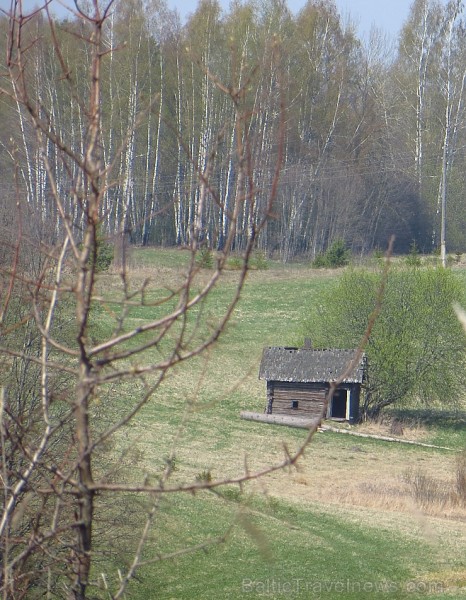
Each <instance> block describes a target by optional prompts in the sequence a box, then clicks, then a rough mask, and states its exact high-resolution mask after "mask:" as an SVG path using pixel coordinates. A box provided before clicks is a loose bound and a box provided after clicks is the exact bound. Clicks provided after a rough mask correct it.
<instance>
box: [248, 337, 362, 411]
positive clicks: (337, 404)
mask: <svg viewBox="0 0 466 600" xmlns="http://www.w3.org/2000/svg"><path fill="white" fill-rule="evenodd" d="M354 355H355V350H314V349H313V348H311V347H306V346H305V347H304V348H286V347H270V348H265V349H264V352H263V355H262V361H261V365H260V370H259V379H264V380H265V381H266V382H267V406H266V413H268V414H282V415H293V416H296V417H298V416H301V417H306V418H318V417H320V416H321V414H322V408H323V405H324V401H325V397H326V394H327V392H328V390H329V387H330V383H331V382H332V381H336V380H337V379H338V378H339V377H340V376H341V375H342V374H343V373H345V371H346V370H347V369H348V366H349V365H350V363H351V361H352V359H353V357H354ZM365 375H366V357H365V355H362V357H361V359H360V360H359V361H358V364H357V365H356V367H355V368H354V369H352V371H351V372H350V373H348V374H346V375H345V378H344V379H343V381H342V382H341V384H340V385H339V386H338V388H337V389H336V390H335V392H334V394H333V398H332V401H331V402H330V404H329V406H328V410H327V418H329V419H336V420H340V421H349V422H354V421H357V419H358V415H359V400H360V396H361V386H362V384H363V382H364V379H365Z"/></svg>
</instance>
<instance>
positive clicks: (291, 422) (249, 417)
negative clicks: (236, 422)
mask: <svg viewBox="0 0 466 600" xmlns="http://www.w3.org/2000/svg"><path fill="white" fill-rule="evenodd" d="M240 417H241V418H242V419H245V420H246V421H259V422H260V423H270V424H272V425H287V426H288V427H298V428H299V429H310V428H311V427H316V428H317V427H318V426H319V422H320V421H319V419H307V418H306V417H293V416H291V415H269V414H267V413H256V412H249V411H247V410H243V411H242V412H241V413H240Z"/></svg>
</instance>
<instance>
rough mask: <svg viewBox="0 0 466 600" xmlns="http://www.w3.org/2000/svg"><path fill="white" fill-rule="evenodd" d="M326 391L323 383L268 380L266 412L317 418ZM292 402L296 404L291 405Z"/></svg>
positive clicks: (319, 414)
mask: <svg viewBox="0 0 466 600" xmlns="http://www.w3.org/2000/svg"><path fill="white" fill-rule="evenodd" d="M326 393H327V387H326V386H325V384H312V383H290V382H285V381H270V382H268V385H267V396H268V400H269V401H268V410H267V412H270V413H273V414H278V415H280V414H281V415H295V416H297V417H299V416H302V417H304V416H306V417H315V418H319V417H320V416H321V415H322V409H323V406H324V402H325V395H326ZM293 403H297V405H295V407H293V406H294V405H293Z"/></svg>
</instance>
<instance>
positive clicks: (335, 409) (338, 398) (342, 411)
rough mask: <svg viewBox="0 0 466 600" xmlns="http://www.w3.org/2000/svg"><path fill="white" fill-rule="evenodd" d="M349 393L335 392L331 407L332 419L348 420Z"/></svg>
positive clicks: (343, 391)
mask: <svg viewBox="0 0 466 600" xmlns="http://www.w3.org/2000/svg"><path fill="white" fill-rule="evenodd" d="M347 403H348V391H347V390H335V393H334V394H333V398H332V405H331V407H330V418H332V419H348V418H349V415H348V413H347V408H348V406H347Z"/></svg>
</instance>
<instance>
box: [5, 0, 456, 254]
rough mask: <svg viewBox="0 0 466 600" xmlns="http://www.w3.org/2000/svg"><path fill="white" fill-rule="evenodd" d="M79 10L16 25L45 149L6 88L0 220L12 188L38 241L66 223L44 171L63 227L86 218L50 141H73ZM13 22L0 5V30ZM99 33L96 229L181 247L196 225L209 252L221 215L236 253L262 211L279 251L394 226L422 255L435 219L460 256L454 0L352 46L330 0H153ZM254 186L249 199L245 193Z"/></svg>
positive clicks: (267, 247)
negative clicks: (173, 7)
mask: <svg viewBox="0 0 466 600" xmlns="http://www.w3.org/2000/svg"><path fill="white" fill-rule="evenodd" d="M77 6H78V8H79V5H77ZM83 6H85V5H83ZM79 10H81V9H79ZM79 10H78V9H76V10H75V11H74V12H71V11H70V13H69V15H67V16H66V17H63V18H60V19H55V20H54V26H53V27H52V28H50V27H49V25H48V19H47V18H46V17H45V14H44V12H43V11H40V12H37V13H32V14H31V15H29V16H27V17H26V16H24V17H23V18H24V22H23V23H22V35H23V36H26V37H27V36H29V37H30V39H31V42H32V41H33V44H32V47H31V49H30V52H29V57H28V62H27V64H26V65H25V66H24V68H25V69H26V70H27V71H28V73H27V75H28V76H27V81H28V89H27V90H25V92H26V93H27V94H28V96H29V97H30V98H33V99H34V103H35V106H36V111H37V116H38V118H40V119H41V122H42V123H44V124H46V127H47V128H48V131H49V133H50V137H49V139H48V140H47V141H46V143H45V144H40V143H39V142H38V139H37V135H36V131H34V130H33V128H32V126H31V125H30V122H29V121H28V118H27V117H28V115H27V108H26V106H25V104H24V103H23V102H20V100H19V99H18V98H16V99H15V96H14V94H13V93H12V94H11V95H10V96H9V98H6V97H4V99H3V102H2V104H1V105H0V123H2V125H1V126H0V168H1V169H2V171H3V172H8V170H11V169H15V170H16V176H15V178H14V179H11V181H7V180H6V179H5V178H4V180H3V182H2V188H3V189H2V195H3V197H4V198H5V202H4V210H3V212H4V213H5V215H3V216H2V219H3V221H5V220H8V218H9V217H8V214H9V212H10V207H11V206H12V203H14V202H15V198H16V196H17V191H18V189H20V190H21V195H22V196H24V198H26V202H25V210H27V214H28V215H29V216H30V221H31V222H34V224H35V225H34V227H35V229H36V230H37V231H40V232H41V234H40V235H42V236H45V237H46V238H47V240H49V241H50V240H53V239H59V238H60V235H61V231H60V229H61V228H63V226H64V224H63V219H62V216H63V215H59V214H58V212H57V207H56V203H55V202H54V201H53V195H54V191H53V190H51V189H50V178H49V177H48V176H47V168H48V169H51V170H52V171H53V175H54V180H55V181H56V184H57V186H58V189H57V192H58V194H59V195H60V196H61V197H62V198H63V208H64V211H65V214H66V220H67V221H68V222H69V223H72V224H73V225H74V226H75V227H77V228H78V229H79V228H80V227H82V226H83V219H84V212H83V209H82V206H81V204H80V202H76V201H75V199H76V196H77V197H79V195H80V190H79V189H78V190H76V189H74V188H73V186H74V182H75V181H76V169H78V167H77V166H74V167H70V166H69V165H68V164H66V163H65V162H63V161H62V160H61V158H60V147H57V145H56V144H54V143H53V140H54V139H60V143H61V144H63V145H65V146H66V147H68V148H69V149H70V150H71V151H72V152H73V153H76V154H81V155H82V154H83V153H84V150H85V149H84V147H81V146H82V140H83V139H85V135H86V127H87V115H86V114H85V102H86V100H87V99H88V98H89V94H91V93H92V87H91V86H90V84H89V77H88V74H89V73H90V72H91V69H92V63H91V61H92V54H91V53H90V52H89V46H88V44H87V43H85V41H84V40H86V39H88V34H89V31H88V29H89V22H88V21H87V20H86V18H84V16H83V15H85V10H86V9H85V8H83V9H82V10H83V13H82V14H80V12H79ZM8 27H9V21H8V18H7V17H6V16H4V17H2V19H1V20H0V29H1V30H2V34H3V35H4V37H8ZM102 36H103V40H104V47H105V49H106V51H108V54H107V55H105V56H104V57H103V60H102V73H101V86H102V95H101V100H100V102H101V105H100V114H99V119H100V128H101V131H102V132H103V135H102V136H101V142H100V143H101V149H100V150H101V159H102V161H103V162H104V163H105V165H107V166H108V165H110V167H111V168H110V170H109V178H108V185H107V188H106V190H105V195H104V199H103V202H102V205H101V207H100V210H101V214H100V218H101V225H100V235H101V236H103V237H106V238H110V239H113V238H114V237H115V236H116V235H118V234H125V235H127V236H129V237H130V239H131V242H132V243H134V244H142V245H147V244H158V245H190V244H191V243H192V235H193V231H194V230H196V231H200V232H201V233H200V242H201V243H202V244H204V245H205V246H206V247H208V248H211V249H214V250H221V249H222V248H223V247H224V244H225V240H226V236H227V235H228V232H230V231H231V225H232V221H233V224H234V230H235V235H234V240H233V248H234V249H235V250H236V251H238V252H241V251H243V250H244V249H245V248H246V245H247V243H248V240H249V239H250V233H251V231H254V230H255V228H257V226H258V224H259V223H260V222H261V221H262V219H263V218H264V213H265V211H267V213H268V214H267V216H268V217H269V219H268V221H267V224H266V226H265V227H262V228H260V231H258V234H257V236H256V239H255V246H256V247H257V248H258V249H260V250H262V251H264V252H266V253H267V254H268V255H271V256H275V257H277V258H280V259H281V260H283V261H288V260H291V259H293V257H296V256H297V255H308V256H311V257H315V256H316V255H318V254H320V253H322V252H323V251H325V250H326V249H327V248H328V246H329V245H330V244H331V243H332V242H333V241H335V240H344V241H345V243H346V245H347V247H349V248H351V250H352V251H353V252H358V253H367V252H369V251H371V250H373V249H375V248H378V247H385V246H386V243H387V240H388V238H389V237H390V236H391V235H392V234H394V235H395V236H396V246H395V251H398V252H402V251H406V250H407V249H408V248H409V246H410V244H412V242H413V241H415V243H416V244H417V246H418V247H419V248H421V249H422V250H424V251H433V250H435V249H437V248H439V247H440V245H441V242H442V221H444V222H445V223H446V229H445V232H444V235H445V236H446V238H447V240H448V242H447V246H448V250H449V251H458V252H460V251H462V250H464V241H463V240H464V233H465V229H466V209H465V206H464V202H463V199H462V189H463V187H464V183H465V182H464V179H465V171H464V168H463V162H464V148H465V128H464V125H465V123H466V115H465V108H464V99H463V93H464V85H465V78H466V47H465V43H464V39H465V38H464V22H463V15H462V7H461V3H460V2H459V1H458V0H454V1H452V2H449V3H448V4H446V5H444V4H442V3H440V2H436V1H434V0H414V2H413V3H412V6H411V9H410V13H409V16H408V19H407V21H406V22H405V24H404V26H403V28H402V30H401V32H400V34H399V36H398V39H396V40H389V39H387V38H386V37H384V36H383V35H382V34H381V33H380V32H377V31H374V32H373V33H372V34H371V36H370V39H369V40H368V41H362V40H361V39H359V38H358V36H357V33H356V30H355V27H354V25H352V24H351V23H346V22H343V20H342V18H341V16H340V15H339V13H338V11H337V8H336V6H335V4H334V2H333V1H332V0H309V1H308V2H307V4H306V5H305V6H304V8H303V9H302V10H301V11H300V12H299V13H298V14H297V15H295V16H294V15H293V14H292V13H291V12H290V11H289V9H288V8H287V5H286V2H284V1H283V0H260V1H259V0H246V1H242V2H240V1H238V0H237V1H234V2H232V4H231V7H230V10H229V11H228V12H222V10H221V7H220V5H219V3H218V2H217V0H201V1H200V2H199V5H198V8H197V10H196V11H195V12H194V13H193V14H192V15H191V16H190V17H189V18H188V20H187V22H186V23H184V24H181V22H180V21H179V18H178V17H177V15H176V14H175V13H173V12H171V11H170V10H169V9H168V8H167V6H166V4H165V3H164V1H163V0H125V1H124V2H123V1H117V2H115V3H114V4H113V5H112V11H111V14H109V17H108V18H107V19H106V20H105V21H104V23H103V24H102ZM57 48H60V52H57ZM63 73H66V75H65V76H64V75H63ZM67 79H70V80H72V81H73V82H74V87H73V89H79V94H75V95H73V94H71V93H70V89H71V88H70V86H69V85H68V81H67ZM4 85H5V86H7V87H8V86H9V85H10V84H9V83H8V82H4ZM225 91H227V92H228V93H225ZM230 97H233V98H234V103H233V104H232V103H231V102H230V101H229V99H230ZM235 105H236V107H235ZM238 108H239V110H238ZM238 114H241V115H242V117H241V120H242V122H241V123H239V122H238V119H239V117H238ZM283 115H284V117H283ZM279 131H282V133H283V145H280V144H277V139H278V137H279V134H278V132H279ZM246 139H247V140H248V148H247V152H248V153H249V155H250V158H251V161H250V164H251V165H253V167H252V168H251V169H250V170H249V171H247V172H245V173H244V176H241V177H238V172H237V169H238V167H237V164H236V162H235V158H234V157H235V156H236V154H237V151H238V148H239V147H241V146H242V145H244V144H245V140H246ZM44 148H45V150H44ZM278 153H282V156H278ZM277 159H278V160H279V161H280V164H281V171H280V178H279V181H278V187H277V193H276V194H275V195H274V202H273V206H272V207H270V206H269V205H268V198H269V197H270V190H271V188H272V187H273V186H274V185H276V165H277ZM46 163H47V166H46ZM70 169H71V170H70ZM73 169H75V171H73ZM199 181H204V182H205V183H206V185H205V186H204V187H203V186H199ZM81 184H82V185H84V182H81ZM251 193H254V194H255V198H256V202H255V204H254V207H253V208H252V207H251V205H250V204H249V203H248V202H244V201H243V202H242V201H241V199H244V198H246V197H248V195H250V194H251ZM233 206H235V207H238V206H239V209H238V210H236V211H233V210H232V207H233ZM442 210H443V211H444V213H445V216H446V218H445V219H442Z"/></svg>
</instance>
